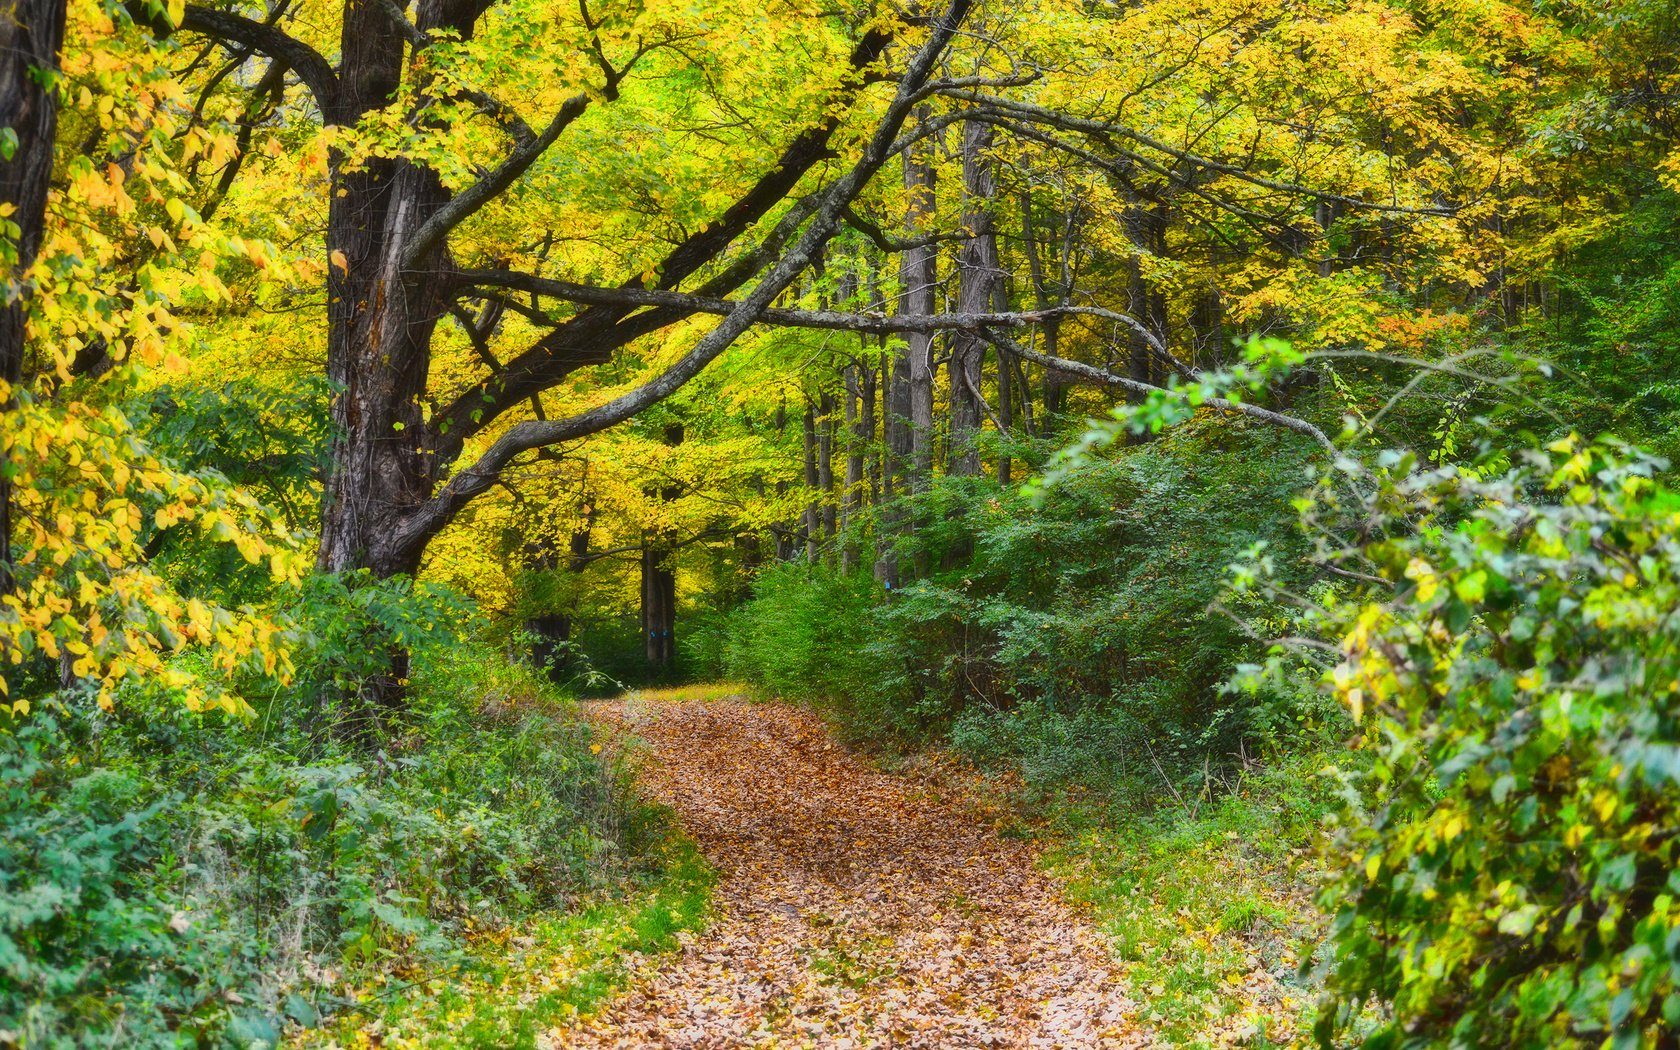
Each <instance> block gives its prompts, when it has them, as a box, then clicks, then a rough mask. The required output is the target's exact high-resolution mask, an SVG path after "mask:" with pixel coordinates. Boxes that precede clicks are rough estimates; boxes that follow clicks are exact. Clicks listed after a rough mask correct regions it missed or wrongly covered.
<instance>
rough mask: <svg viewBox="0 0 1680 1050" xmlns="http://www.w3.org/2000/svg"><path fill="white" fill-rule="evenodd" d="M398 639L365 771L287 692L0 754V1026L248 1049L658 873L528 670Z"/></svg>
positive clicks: (615, 797) (156, 705)
mask: <svg viewBox="0 0 1680 1050" xmlns="http://www.w3.org/2000/svg"><path fill="white" fill-rule="evenodd" d="M335 593H336V592H335ZM382 593H383V592H382ZM368 601H369V603H370V604H372V605H379V606H381V607H385V606H386V605H387V604H388V603H399V602H398V599H396V598H393V597H392V596H391V595H389V594H385V595H384V597H381V598H378V599H373V598H370V599H368ZM386 611H387V612H388V611H389V609H388V608H387V610H386ZM380 615H384V614H383V613H382V614H380ZM427 615H429V613H426V612H425V611H423V605H417V607H414V608H410V609H409V610H408V611H407V612H405V613H403V614H402V617H403V618H404V619H405V620H408V621H423V620H424V618H425V616H427ZM320 619H321V618H320V617H319V616H318V617H317V618H316V622H317V623H319V622H320ZM330 633H331V632H323V636H325V635H326V634H330ZM409 641H410V642H411V643H415V644H417V645H418V648H417V650H416V654H415V669H414V674H413V679H412V687H413V695H412V702H411V705H410V712H409V715H408V717H407V718H406V719H405V721H404V722H403V724H402V726H401V732H400V735H397V736H395V737H394V738H393V740H392V741H391V743H390V745H389V746H388V748H387V749H385V750H384V751H383V752H381V753H378V754H368V753H366V752H365V751H360V750H356V749H351V750H346V749H344V748H342V747H341V746H339V745H338V744H337V743H336V742H335V741H334V739H333V737H332V735H331V734H322V733H320V732H317V731H315V729H314V727H313V726H311V724H310V722H309V719H307V718H302V717H298V713H297V710H295V708H296V707H297V706H298V705H297V702H296V699H295V697H294V696H292V695H291V694H287V693H281V694H280V695H278V696H276V697H275V698H273V699H272V700H270V701H266V702H265V701H262V700H258V701H257V703H256V705H255V706H257V707H258V709H259V715H258V717H257V718H256V719H255V720H252V721H241V720H235V719H229V718H225V717H221V716H199V715H193V714H190V713H188V712H186V711H184V710H182V709H181V706H180V705H179V704H178V703H176V702H174V701H173V700H172V698H170V697H168V696H165V695H162V691H161V690H155V691H153V692H143V691H140V690H132V691H131V692H130V693H129V694H127V695H124V696H123V697H121V698H120V700H121V702H120V703H119V704H118V705H117V707H116V713H114V714H104V713H101V712H99V711H97V710H93V709H88V708H86V707H83V706H67V705H66V704H56V705H54V706H53V710H52V711H50V712H47V713H43V712H41V711H37V712H36V713H35V714H34V715H32V716H31V717H30V718H29V719H28V720H25V721H22V722H20V723H18V724H17V725H15V726H12V727H10V729H9V730H6V731H0V800H3V802H4V805H0V890H3V892H0V900H3V904H0V973H3V974H4V978H3V979H0V1029H4V1030H9V1031H13V1032H16V1033H19V1038H20V1039H21V1040H22V1041H23V1043H24V1045H28V1046H65V1047H73V1046H96V1045H99V1046H103V1045H109V1043H110V1042H111V1040H113V1039H120V1041H121V1042H122V1043H123V1045H136V1046H149V1045H159V1046H163V1045H168V1046H175V1045H181V1044H182V1043H183V1042H185V1043H187V1044H192V1043H195V1042H202V1041H206V1040H208V1041H214V1040H216V1039H218V1038H228V1039H232V1040H234V1041H235V1042H237V1043H239V1044H240V1045H249V1044H250V1043H252V1042H256V1043H259V1044H272V1043H273V1042H274V1040H275V1039H276V1038H277V1037H278V1033H279V1032H280V1031H281V1030H282V1029H283V1028H284V1026H286V1025H287V1024H314V1023H316V1022H317V1021H318V1019H319V1018H320V1017H322V1016H326V1015H330V1014H333V1013H340V1012H343V1011H344V1010H347V1009H359V1007H356V1006H355V1004H356V1002H357V1001H358V1000H359V999H360V998H361V996H362V995H363V989H364V988H365V987H366V986H367V985H368V984H371V983H374V982H376V981H379V980H382V979H383V977H382V976H381V975H384V974H387V973H389V972H390V971H393V970H398V971H411V970H413V969H414V968H416V967H424V968H429V969H438V968H444V969H447V968H451V967H458V966H461V965H465V964H467V963H469V962H470V961H471V959H472V958H473V956H472V953H471V951H470V950H469V948H470V941H469V938H470V936H471V935H472V934H473V931H483V930H495V929H505V928H506V927H507V926H508V924H510V923H513V922H516V921H519V922H533V921H537V920H539V919H541V918H542V917H545V916H553V917H555V918H556V920H558V918H559V917H562V916H564V915H565V914H566V913H567V912H569V911H571V910H573V909H574V907H575V905H576V904H577V902H578V901H580V899H582V898H583V897H586V896H588V897H595V896H599V895H601V894H603V893H607V892H608V891H610V890H611V889H612V888H613V887H615V886H617V885H619V884H620V883H622V882H623V881H624V880H625V879H626V878H629V877H632V876H634V877H636V878H639V877H640V876H635V872H637V871H638V870H641V869H643V868H647V867H648V866H649V865H650V864H651V865H652V868H653V870H663V867H664V866H665V865H667V864H668V863H669V864H674V863H676V859H672V860H670V861H667V860H665V859H662V856H655V855H653V854H652V853H650V852H649V851H660V852H661V853H662V852H663V851H665V847H663V846H660V845H659V844H660V843H662V842H663V841H664V840H665V836H664V835H663V833H662V832H661V831H660V830H659V829H660V820H659V818H658V817H657V815H655V814H652V813H649V812H646V811H643V810H641V809H640V808H638V807H637V806H635V805H634V804H632V803H630V802H629V801H628V800H627V798H626V796H625V794H624V792H623V788H622V786H621V781H620V780H619V779H618V778H617V777H616V776H615V775H614V774H613V773H612V771H611V770H609V769H608V768H606V767H604V766H603V765H602V763H601V761H600V759H599V758H598V757H597V756H596V755H595V754H594V753H593V750H594V749H593V746H592V745H591V743H590V734H589V731H588V729H587V727H586V726H585V725H583V724H582V723H581V722H579V721H578V720H576V718H575V717H574V716H573V715H571V713H570V711H569V708H568V706H567V705H566V704H565V703H564V702H563V701H561V700H560V699H558V698H557V697H555V696H554V695H553V694H552V693H550V692H549V691H548V686H547V685H546V683H545V682H543V681H542V680H541V679H540V678H539V677H538V676H537V675H536V674H535V673H534V672H533V671H531V670H530V669H528V668H526V667H523V666H521V665H514V664H508V663H506V662H504V661H503V660H501V659H500V658H499V657H498V656H497V655H495V654H494V653H492V652H489V651H486V650H485V649H484V648H482V647H480V646H478V645H476V644H474V643H472V642H471V641H470V640H468V639H460V638H456V639H455V640H454V641H453V642H452V643H451V644H448V645H440V646H430V647H428V646H427V645H425V644H423V642H424V639H423V638H421V637H418V636H416V637H411V638H410V639H409ZM346 644H348V643H346ZM644 858H645V859H644ZM649 907H651V904H650V905H649ZM684 914H686V912H685V913H684ZM646 921H648V922H654V921H655V920H653V919H647V920H646ZM661 921H662V920H661ZM673 921H675V920H673ZM559 929H560V928H559V927H558V926H557V927H555V931H556V932H555V936H559V935H560V933H559ZM568 929H571V928H570V927H568ZM655 939H657V938H655ZM549 949H550V950H552V951H555V952H558V951H560V950H561V949H560V947H559V946H553V945H551V946H549Z"/></svg>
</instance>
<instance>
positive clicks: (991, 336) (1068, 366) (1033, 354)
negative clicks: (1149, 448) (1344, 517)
mask: <svg viewBox="0 0 1680 1050" xmlns="http://www.w3.org/2000/svg"><path fill="white" fill-rule="evenodd" d="M980 337H981V338H982V339H985V340H986V341H987V342H989V343H991V344H992V345H993V346H996V347H998V348H1000V349H1003V350H1007V351H1009V352H1010V353H1012V354H1016V355H1018V356H1020V357H1021V358H1023V359H1025V360H1028V361H1031V362H1033V363H1034V364H1037V365H1042V366H1043V367H1045V368H1048V369H1051V370H1053V371H1057V372H1060V373H1062V374H1063V375H1068V376H1074V377H1076V378H1079V379H1085V380H1088V381H1090V382H1094V383H1104V384H1107V385H1108V386H1115V387H1119V388H1120V389H1122V390H1129V391H1131V392H1132V393H1134V394H1141V395H1145V396H1147V395H1150V394H1173V395H1177V396H1179V397H1181V398H1183V399H1185V400H1188V399H1189V396H1190V395H1189V393H1188V392H1187V391H1177V390H1173V389H1172V388H1170V387H1164V386H1156V385H1155V384H1154V383H1145V382H1143V381H1142V380H1138V379H1132V378H1130V377H1129V376H1122V375H1116V374H1115V373H1113V372H1110V371H1108V370H1107V369H1103V368H1097V367H1095V366H1093V365H1088V364H1085V363H1084V362H1082V361H1069V360H1068V359H1067V358H1065V357H1051V356H1050V355H1049V354H1041V353H1039V352H1038V351H1037V350H1029V349H1027V348H1026V347H1024V346H1021V345H1020V344H1018V343H1016V342H1015V341H1014V340H1011V339H1009V338H1007V337H1005V336H1002V335H999V334H998V333H996V332H994V331H991V330H990V329H982V330H981V332H980ZM1202 404H1204V405H1207V406H1208V407H1209V408H1218V409H1223V410H1225V411H1227V412H1236V413H1238V414H1240V415H1245V416H1248V417H1249V418H1250V419H1257V420H1259V421H1260V422H1262V423H1268V424H1270V425H1272V426H1275V427H1282V428H1283V429H1285V430H1293V431H1294V432H1295V433H1297V434H1305V435H1306V436H1307V437H1310V438H1312V439H1313V440H1314V441H1316V442H1318V443H1319V444H1320V445H1321V446H1323V447H1324V448H1325V449H1327V450H1329V451H1330V452H1335V451H1337V449H1336V445H1335V442H1333V441H1331V440H1330V438H1329V436H1328V435H1326V434H1325V433H1324V431H1322V430H1320V429H1319V428H1318V427H1316V426H1314V425H1313V424H1311V423H1309V422H1307V421H1306V420H1304V419H1299V418H1297V417H1295V416H1289V415H1284V414H1283V413H1282V412H1274V411H1272V410H1271V409H1269V408H1261V407H1260V406H1259V405H1250V404H1246V403H1244V402H1242V401H1231V400H1228V399H1226V398H1223V397H1210V398H1206V399H1204V400H1203V401H1202Z"/></svg>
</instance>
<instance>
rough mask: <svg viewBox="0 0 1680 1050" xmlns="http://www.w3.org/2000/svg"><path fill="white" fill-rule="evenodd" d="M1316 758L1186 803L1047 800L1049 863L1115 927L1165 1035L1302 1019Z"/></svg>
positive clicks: (1184, 1040)
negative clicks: (1144, 808)
mask: <svg viewBox="0 0 1680 1050" xmlns="http://www.w3.org/2000/svg"><path fill="white" fill-rule="evenodd" d="M1319 764H1320V763H1318V762H1316V761H1315V756H1310V755H1307V756H1297V757H1295V758H1292V759H1289V760H1287V761H1285V762H1284V763H1282V764H1281V765H1280V766H1278V767H1276V768H1272V769H1268V770H1266V771H1263V772H1259V773H1254V774H1250V775H1248V776H1245V777H1244V778H1242V779H1241V781H1240V782H1239V783H1238V784H1237V785H1236V788H1235V790H1233V791H1231V792H1229V793H1227V794H1223V795H1221V796H1218V797H1216V798H1213V799H1211V800H1209V801H1204V802H1203V803H1202V804H1201V805H1199V806H1192V807H1189V808H1184V807H1176V806H1175V807H1173V808H1162V809H1158V810H1155V811H1153V812H1150V813H1139V812H1136V811H1135V810H1133V811H1128V810H1124V809H1120V808H1118V807H1115V808H1102V807H1097V806H1094V805H1093V804H1092V803H1089V802H1085V803H1080V802H1073V801H1068V800H1066V799H1064V800H1063V801H1062V802H1061V803H1059V804H1058V805H1057V806H1056V807H1054V808H1053V810H1052V812H1051V814H1050V816H1051V823H1052V828H1053V829H1054V837H1053V840H1052V846H1051V848H1050V849H1049V851H1048V852H1047V854H1046V859H1045V862H1046V865H1047V867H1048V868H1049V870H1050V871H1051V872H1052V873H1053V874H1054V875H1055V876H1057V877H1058V879H1059V880H1060V881H1061V882H1062V883H1063V885H1064V887H1065V889H1066V892H1067V895H1068V896H1069V898H1070V899H1072V900H1074V901H1075V902H1078V903H1082V904H1084V905H1086V906H1088V907H1089V908H1090V909H1091V912H1092V915H1093V917H1094V918H1095V919H1096V920H1097V922H1098V923H1099V924H1100V925H1101V926H1102V928H1103V930H1104V931H1105V932H1106V933H1107V934H1108V935H1109V937H1110V938H1111V941H1112V945H1113V948H1114V952H1115V955H1116V957H1117V958H1118V959H1119V960H1120V963H1121V967H1122V971H1123V973H1124V975H1125V977H1126V979H1127V980H1128V982H1129V983H1130V984H1131V986H1132V990H1133V996H1134V998H1136V999H1137V1001H1138V1003H1139V1005H1140V1011H1139V1019H1140V1020H1142V1021H1144V1022H1145V1023H1146V1024H1149V1025H1150V1026H1151V1027H1153V1028H1155V1029H1156V1030H1157V1031H1158V1032H1159V1034H1160V1035H1161V1036H1162V1037H1163V1038H1164V1040H1165V1041H1166V1042H1167V1043H1168V1044H1169V1045H1175V1046H1182V1047H1189V1048H1200V1047H1212V1046H1217V1045H1230V1044H1231V1043H1233V1042H1236V1043H1239V1044H1241V1045H1246V1046H1257V1047H1264V1046H1272V1045H1288V1044H1289V1043H1291V1042H1292V1041H1293V1040H1294V1039H1295V1038H1296V1037H1297V1036H1298V1035H1299V1034H1301V1032H1302V1031H1304V1029H1305V1028H1306V1027H1307V1023H1306V1015H1307V1012H1308V1010H1309V1009H1310V1006H1311V1001H1312V998H1313V988H1312V987H1311V984H1310V982H1309V981H1308V980H1307V979H1305V978H1303V977H1302V976H1300V967H1301V962H1302V960H1303V959H1304V958H1308V957H1310V955H1311V952H1312V950H1313V946H1314V940H1313V938H1314V933H1315V931H1316V930H1317V928H1318V913H1317V910H1316V908H1315V907H1314V905H1313V903H1312V897H1311V895H1312V886H1313V884H1314V881H1315V869H1314V867H1313V864H1314V862H1313V859H1312V858H1313V853H1312V850H1311V848H1310V847H1311V844H1312V841H1313V839H1314V836H1315V834H1316V832H1317V829H1318V827H1319V821H1320V819H1321V817H1322V815H1323V813H1324V812H1325V810H1326V808H1327V799H1326V798H1325V796H1324V792H1323V790H1322V789H1321V788H1320V786H1319V785H1318V783H1317V781H1316V778H1315V777H1314V772H1315V770H1316V768H1317V767H1318V765H1319Z"/></svg>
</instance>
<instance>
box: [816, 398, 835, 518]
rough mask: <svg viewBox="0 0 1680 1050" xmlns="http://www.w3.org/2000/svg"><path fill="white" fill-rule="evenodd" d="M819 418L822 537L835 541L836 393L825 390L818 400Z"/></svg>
mask: <svg viewBox="0 0 1680 1050" xmlns="http://www.w3.org/2000/svg"><path fill="white" fill-rule="evenodd" d="M817 407H818V410H819V413H820V418H818V420H817V488H818V489H819V490H821V492H822V539H823V542H824V543H825V544H832V543H833V542H834V537H835V533H836V532H838V531H839V530H838V527H837V525H836V522H835V516H836V514H837V513H838V512H839V509H840V504H839V501H838V500H837V499H835V492H834V394H833V393H832V392H831V391H828V390H824V391H823V392H822V399H821V401H820V402H818V406H817Z"/></svg>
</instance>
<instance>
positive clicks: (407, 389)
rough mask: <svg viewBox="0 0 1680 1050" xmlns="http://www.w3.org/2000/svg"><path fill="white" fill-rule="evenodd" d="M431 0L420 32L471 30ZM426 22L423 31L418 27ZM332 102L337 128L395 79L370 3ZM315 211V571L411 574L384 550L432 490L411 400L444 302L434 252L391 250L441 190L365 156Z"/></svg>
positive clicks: (385, 27) (363, 7) (389, 40)
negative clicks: (321, 258) (323, 421)
mask: <svg viewBox="0 0 1680 1050" xmlns="http://www.w3.org/2000/svg"><path fill="white" fill-rule="evenodd" d="M440 6H441V5H440V4H438V3H435V2H424V3H422V4H421V5H420V13H421V28H422V29H423V30H424V29H429V28H434V27H437V28H453V29H455V30H456V31H457V32H460V33H461V34H462V35H463V36H466V35H470V33H471V28H472V23H471V19H470V18H469V19H465V20H464V24H456V25H454V26H447V27H445V26H441V25H439V23H438V20H437V14H438V8H439V7H440ZM428 22H429V23H431V24H430V25H428V24H427V23H428ZM341 47H342V49H343V56H344V57H343V61H342V63H341V65H340V70H341V72H340V82H341V86H340V89H339V101H340V108H341V109H342V110H343V113H342V114H341V115H340V116H341V120H342V121H343V122H346V123H348V122H350V121H353V120H354V119H356V118H359V117H360V116H361V115H362V114H365V113H368V112H371V111H373V110H376V109H379V108H381V107H383V106H385V105H386V104H387V103H388V102H389V101H390V100H391V98H392V97H393V96H394V95H395V93H396V91H397V89H398V87H399V86H400V84H401V81H402V72H403V57H404V42H403V38H402V36H401V35H400V34H398V33H396V32H394V31H393V27H392V24H391V18H390V15H389V14H388V13H387V12H386V11H385V9H384V8H382V7H381V6H380V5H379V4H378V3H376V2H373V0H352V2H351V3H348V4H346V5H345V9H344V34H343V38H342V42H341ZM333 167H334V177H333V182H332V197H331V200H330V201H329V203H328V209H327V238H326V242H327V257H328V274H327V377H328V379H329V380H330V381H331V383H332V385H333V388H334V390H335V391H336V393H335V396H334V398H333V402H332V422H333V447H332V455H331V459H330V462H331V469H330V472H329V475H328V478H327V486H326V494H325V501H324V505H323V508H322V515H321V547H320V554H319V557H318V559H317V565H318V566H319V568H320V569H322V570H323V571H325V572H348V571H352V570H356V569H369V570H371V571H372V573H373V575H374V576H376V577H380V578H384V577H388V576H395V575H399V574H403V573H413V572H414V571H416V570H417V569H418V568H419V559H420V551H419V550H403V549H399V548H397V547H396V546H395V545H394V544H393V543H392V542H391V540H392V538H393V537H394V535H395V533H396V531H397V530H396V528H395V526H396V524H397V522H398V521H399V520H400V519H401V517H402V516H403V514H404V512H406V511H408V510H410V509H411V508H413V507H415V506H418V505H419V504H420V503H422V502H424V501H425V500H426V499H427V498H428V497H430V496H431V494H432V487H433V483H434V482H435V480H436V475H435V469H436V468H435V458H434V457H433V456H432V455H431V454H430V453H429V451H428V450H427V449H425V448H424V447H422V442H423V437H422V435H424V434H425V432H426V430H425V420H424V418H423V417H422V415H421V404H422V402H423V400H424V398H425V394H426V379H427V372H428V370H429V368H430V363H431V360H430V359H431V352H430V348H431V339H432V331H433V329H434V328H435V327H436V325H437V322H438V320H439V318H440V317H442V315H443V311H444V305H445V304H444V302H443V300H442V298H441V296H440V295H439V292H438V283H439V282H437V281H436V280H435V279H433V278H434V277H435V275H436V274H437V273H438V272H439V271H441V270H442V269H444V267H445V260H444V252H443V249H442V248H441V247H440V248H438V249H435V250H433V251H432V252H431V253H429V254H428V256H427V257H426V258H425V259H423V260H421V262H420V265H418V266H416V267H413V268H409V269H406V270H405V269H404V268H403V267H402V265H401V254H402V252H403V250H404V248H405V246H406V245H407V243H408V241H409V239H410V238H411V237H412V236H413V235H414V233H415V232H416V231H417V230H418V229H419V228H420V226H421V224H423V223H424V222H425V221H426V219H427V218H429V217H430V216H431V215H432V214H433V213H435V212H436V211H437V210H438V209H439V208H441V207H442V206H443V205H444V204H445V203H447V202H448V199H449V194H448V191H447V190H445V189H444V188H443V186H442V184H441V183H440V182H439V181H438V177H437V175H436V174H435V173H434V172H432V171H431V170H430V169H427V168H424V167H421V166H418V165H416V164H413V163H410V162H408V161H405V160H383V159H378V158H374V159H369V160H366V161H364V162H362V163H360V164H358V165H356V166H355V167H354V168H353V169H349V170H346V165H345V162H344V158H342V157H335V158H333Z"/></svg>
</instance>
